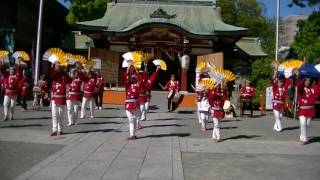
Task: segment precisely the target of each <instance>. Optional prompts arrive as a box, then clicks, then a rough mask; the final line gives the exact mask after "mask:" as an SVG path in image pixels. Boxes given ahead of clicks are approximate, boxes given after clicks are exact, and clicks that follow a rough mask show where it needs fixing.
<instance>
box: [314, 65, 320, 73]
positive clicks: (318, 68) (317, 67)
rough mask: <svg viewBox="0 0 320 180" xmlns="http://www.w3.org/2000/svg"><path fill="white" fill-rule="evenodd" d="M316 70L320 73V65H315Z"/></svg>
mask: <svg viewBox="0 0 320 180" xmlns="http://www.w3.org/2000/svg"><path fill="white" fill-rule="evenodd" d="M314 68H316V70H317V71H319V72H320V64H317V65H315V66H314Z"/></svg>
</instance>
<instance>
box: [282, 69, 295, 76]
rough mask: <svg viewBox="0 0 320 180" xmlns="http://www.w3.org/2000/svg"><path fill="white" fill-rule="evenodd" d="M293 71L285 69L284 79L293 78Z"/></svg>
mask: <svg viewBox="0 0 320 180" xmlns="http://www.w3.org/2000/svg"><path fill="white" fill-rule="evenodd" d="M293 69H294V68H293V67H290V68H285V69H284V77H286V78H289V77H291V76H292V70H293Z"/></svg>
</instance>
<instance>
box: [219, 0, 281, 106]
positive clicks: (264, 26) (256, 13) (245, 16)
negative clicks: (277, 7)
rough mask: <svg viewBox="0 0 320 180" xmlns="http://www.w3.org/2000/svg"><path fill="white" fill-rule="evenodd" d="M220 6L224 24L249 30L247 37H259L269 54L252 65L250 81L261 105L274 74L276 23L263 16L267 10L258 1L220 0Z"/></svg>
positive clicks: (256, 100)
mask: <svg viewBox="0 0 320 180" xmlns="http://www.w3.org/2000/svg"><path fill="white" fill-rule="evenodd" d="M218 6H220V7H221V16H222V19H223V20H224V22H226V23H228V24H232V25H235V26H242V27H246V28H248V34H247V36H251V37H259V38H260V40H261V45H262V48H263V50H264V51H265V52H266V53H267V54H268V57H266V58H261V59H257V60H255V61H254V62H253V63H252V64H251V75H250V80H251V81H252V82H253V84H254V86H255V89H256V97H255V99H254V102H255V103H259V101H260V94H262V93H264V92H265V89H266V87H267V86H268V85H269V81H270V77H271V74H272V69H271V66H270V65H271V62H272V61H273V60H274V49H275V27H276V21H275V19H267V18H266V17H264V16H263V14H264V13H265V11H266V10H265V9H266V8H265V6H264V4H262V3H259V2H258V1H257V0H228V1H226V0H219V1H218Z"/></svg>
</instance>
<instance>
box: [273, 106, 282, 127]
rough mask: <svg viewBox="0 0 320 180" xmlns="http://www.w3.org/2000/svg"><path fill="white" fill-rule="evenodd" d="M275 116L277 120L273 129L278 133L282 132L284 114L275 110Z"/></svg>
mask: <svg viewBox="0 0 320 180" xmlns="http://www.w3.org/2000/svg"><path fill="white" fill-rule="evenodd" d="M273 114H274V117H275V119H276V121H275V123H274V126H273V129H274V130H276V131H278V132H279V131H282V126H281V119H282V112H281V111H278V110H275V109H274V110H273Z"/></svg>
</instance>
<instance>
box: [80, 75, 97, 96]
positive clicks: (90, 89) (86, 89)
mask: <svg viewBox="0 0 320 180" xmlns="http://www.w3.org/2000/svg"><path fill="white" fill-rule="evenodd" d="M96 90H97V87H96V80H95V78H94V77H93V78H90V79H89V78H85V79H84V81H83V97H86V98H95V97H96Z"/></svg>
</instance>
